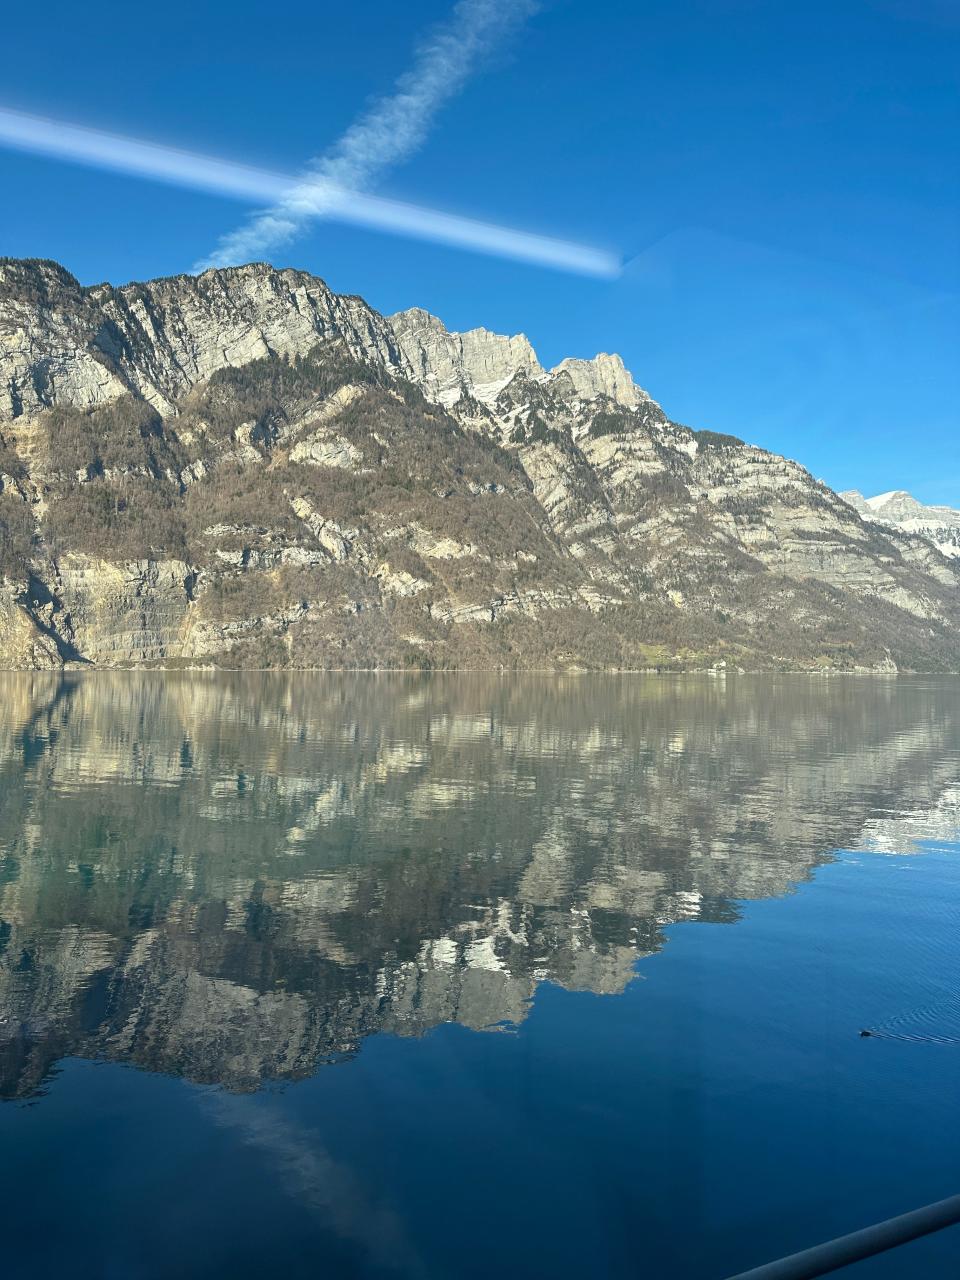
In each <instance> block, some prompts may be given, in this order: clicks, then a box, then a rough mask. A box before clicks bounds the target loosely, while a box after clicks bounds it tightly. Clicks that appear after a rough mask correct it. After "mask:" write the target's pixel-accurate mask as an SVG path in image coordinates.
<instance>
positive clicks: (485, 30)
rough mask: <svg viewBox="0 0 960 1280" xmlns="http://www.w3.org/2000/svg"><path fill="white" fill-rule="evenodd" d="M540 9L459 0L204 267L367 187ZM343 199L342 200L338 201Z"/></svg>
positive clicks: (522, 3) (229, 260) (242, 253)
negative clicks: (339, 192) (374, 96)
mask: <svg viewBox="0 0 960 1280" xmlns="http://www.w3.org/2000/svg"><path fill="white" fill-rule="evenodd" d="M538 8H539V0H459V3H458V4H456V5H455V6H454V8H453V11H452V13H451V15H450V17H449V19H448V20H447V21H446V22H445V23H444V24H442V25H441V26H438V27H435V28H434V29H433V30H432V31H431V32H430V34H429V35H428V36H427V38H426V39H425V40H424V41H423V42H422V43H421V45H420V47H419V49H418V50H417V54H416V57H415V59H414V63H413V66H412V67H411V68H410V69H409V70H408V71H406V72H404V74H403V75H402V76H401V77H400V78H399V80H398V81H397V82H396V85H395V87H394V90H393V92H392V93H391V94H389V95H388V96H387V97H384V98H380V99H378V100H377V101H375V102H374V103H373V104H372V106H371V107H370V108H369V109H368V110H367V111H366V112H364V113H363V115H361V116H360V118H359V119H357V120H355V121H354V123H353V124H352V125H351V126H350V127H349V128H348V129H347V131H346V132H345V133H344V134H343V136H342V137H341V138H340V139H339V140H338V141H337V142H336V143H334V145H333V146H332V147H331V148H330V149H329V150H328V151H327V152H326V153H325V154H324V155H322V156H320V157H319V158H317V159H315V160H313V161H311V162H310V164H309V165H308V166H307V169H306V171H305V172H304V173H303V174H302V175H301V177H300V181H299V182H298V184H297V185H296V186H295V187H293V188H292V189H291V190H289V191H287V192H285V193H284V195H283V197H282V198H281V199H280V200H279V201H277V202H276V203H275V204H274V205H273V207H272V208H269V209H266V210H264V211H263V212H262V213H258V214H255V215H254V216H253V218H252V219H251V220H250V221H249V222H248V223H247V224H246V225H245V226H243V227H240V228H239V229H238V230H236V231H234V232H231V233H230V234H229V235H226V236H224V237H222V238H221V240H220V242H219V243H218V245H217V247H216V249H215V250H214V251H213V253H212V254H211V255H210V257H209V258H206V259H204V260H203V261H202V262H200V263H198V264H197V266H198V267H200V268H201V269H202V268H203V267H223V266H233V265H235V264H236V263H238V262H247V261H249V260H250V259H251V258H256V257H261V256H263V255H264V254H267V253H269V252H270V251H271V250H273V249H275V248H277V247H279V246H281V245H285V244H289V242H290V241H291V240H292V239H293V238H294V237H295V236H296V235H298V234H299V233H301V232H302V231H304V230H305V229H306V228H307V227H308V226H309V225H310V223H311V222H313V221H314V220H315V219H317V218H320V217H323V216H324V215H326V214H327V213H328V212H329V209H330V205H331V195H330V184H332V185H333V187H334V188H335V189H341V188H342V189H346V190H349V191H366V190H368V189H369V188H370V186H371V185H372V184H373V183H374V181H375V180H376V179H377V178H378V177H379V176H380V175H381V174H382V173H383V172H384V171H385V170H386V169H388V168H389V167H391V166H393V165H395V164H397V163H399V162H400V161H401V160H405V159H406V158H407V157H408V156H410V155H412V154H413V153H414V152H415V151H417V150H418V149H419V148H420V147H421V146H422V144H423V142H424V140H425V138H426V136H427V133H428V131H429V129H430V125H431V123H432V121H433V118H434V116H435V115H436V113H437V112H438V111H439V110H440V108H441V107H442V106H443V105H444V103H446V102H448V101H449V100H450V99H451V98H452V97H454V96H455V95H456V94H457V93H458V92H459V91H460V90H461V89H462V88H463V86H464V84H465V83H466V81H467V80H468V79H469V77H470V74H471V72H472V71H473V70H474V68H475V66H476V64H477V62H478V61H479V60H480V59H481V58H482V57H483V56H484V55H485V54H487V53H488V52H489V51H490V50H491V49H492V48H493V47H494V46H495V45H496V44H498V43H499V42H500V41H501V40H503V39H504V38H505V37H506V36H508V35H509V34H510V32H511V31H512V30H513V29H515V28H516V27H517V26H519V25H520V24H521V23H522V22H523V21H524V20H525V19H526V18H528V17H529V16H530V15H531V14H533V13H535V12H536V10H537V9H538ZM334 202H335V201H334Z"/></svg>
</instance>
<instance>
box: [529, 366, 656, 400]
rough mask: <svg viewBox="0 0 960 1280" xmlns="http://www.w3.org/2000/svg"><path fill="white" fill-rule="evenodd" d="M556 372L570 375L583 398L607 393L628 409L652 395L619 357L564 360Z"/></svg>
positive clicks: (591, 397) (610, 398)
mask: <svg viewBox="0 0 960 1280" xmlns="http://www.w3.org/2000/svg"><path fill="white" fill-rule="evenodd" d="M552 372H553V373H555V374H556V373H566V374H568V375H569V376H570V379H571V381H572V382H573V385H574V387H575V388H576V391H577V394H578V395H579V396H580V397H581V398H582V399H584V400H595V399H596V398H597V396H606V397H607V398H608V399H609V400H615V401H616V402H617V404H622V405H624V406H625V407H626V408H627V409H636V407H637V405H638V404H640V402H641V401H642V400H649V399H650V397H649V396H648V395H647V394H646V392H645V391H641V390H640V388H639V387H638V386H637V385H636V384H635V383H634V381H633V378H632V377H631V375H630V373H629V371H628V370H627V369H626V368H625V367H624V363H623V361H622V360H621V359H620V357H619V356H608V355H604V354H601V355H598V356H594V358H593V359H592V360H574V359H572V358H570V357H568V358H567V359H566V360H561V361H560V363H559V364H558V365H557V366H556V367H555V368H554V369H553V370H552Z"/></svg>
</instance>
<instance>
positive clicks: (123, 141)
mask: <svg viewBox="0 0 960 1280" xmlns="http://www.w3.org/2000/svg"><path fill="white" fill-rule="evenodd" d="M0 146H6V147H9V148H12V149H14V150H17V151H24V152H27V153H28V154H31V155H42V156H47V157H49V158H51V159H56V160H66V161H68V162H70V163H72V164H81V165H87V166H89V167H92V168H96V169H106V170H110V171H112V172H115V173H124V174H129V175H132V176H134V177H138V178H146V179H149V180H150V181H154V182H163V183H167V184H169V185H172V186H176V187H184V188H187V189H190V190H194V191H204V192H207V193H210V194H213V195H218V196H225V197H227V198H230V199H234V200H241V201H245V202H247V201H257V202H264V201H269V202H270V203H271V204H272V205H274V206H276V207H280V206H281V205H282V204H283V202H284V201H285V200H286V199H287V198H288V197H289V196H290V194H291V192H293V191H298V192H300V196H299V199H301V200H303V199H304V198H305V196H304V194H303V186H304V183H303V180H302V179H297V178H295V177H293V176H291V175H290V174H283V173H276V172H272V171H270V170H267V169H259V168H255V167H253V166H250V165H244V164H238V163H235V162H233V161H230V160H221V159H218V158H216V157H214V156H205V155H198V154H196V153H195V152H191V151H182V150H179V149H178V148H175V147H165V146H160V145H158V144H156V143H152V142H145V141H143V140H142V139H140V138H130V137H124V136H123V135H120V134H114V133H106V132H103V131H101V130H98V129H87V128H85V127H83V126H82V125H76V124H71V123H70V122H68V121H65V120H50V119H47V118H44V117H41V116H34V115H27V114H25V113H24V112H20V111H11V110H7V109H5V108H2V107H0ZM310 185H311V187H312V188H313V191H314V194H313V196H312V197H311V198H312V199H315V200H316V202H317V208H316V212H315V213H309V210H308V213H309V216H315V217H321V216H322V217H325V218H328V219H329V220H330V221H333V222H343V223H348V224H351V225H354V226H362V227H369V228H371V229H373V230H377V231H385V232H389V233H392V234H394V235H400V236H409V237H411V238H413V239H418V240H427V241H430V242H431V243H436V244H446V245H450V246H452V247H455V248H459V249H467V250H471V251H473V252H476V253H486V254H491V255H493V256H496V257H502V258H511V259H514V260H517V261H520V262H529V263H534V264H536V265H538V266H544V267H551V268H555V269H558V270H561V271H572V272H575V273H577V274H580V275H587V276H597V277H600V278H606V279H612V278H613V277H615V276H617V275H619V273H620V259H619V257H618V256H617V255H616V254H614V253H611V252H609V251H608V250H606V249H598V248H594V247H592V246H590V245H582V244H576V243H573V242H571V241H567V240H558V239H556V238H554V237H552V236H543V235H539V234H537V233H536V232H530V231H521V230H517V229H515V228H512V227H504V226H499V225H497V224H495V223H489V222H482V221H479V220H477V219H475V218H465V217H461V216H459V215H457V214H451V213H444V212H442V211H441V210H438V209H429V208H424V207H423V206H420V205H413V204H407V203H404V202H403V201H399V200H387V199H383V198H382V197H379V196H371V195H366V194H364V193H361V192H358V191H352V190H350V189H348V188H346V187H342V186H339V185H337V184H336V183H334V182H333V181H326V182H324V181H321V180H320V179H315V180H313V182H312V183H311V184H310Z"/></svg>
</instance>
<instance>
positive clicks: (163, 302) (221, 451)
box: [0, 259, 960, 671]
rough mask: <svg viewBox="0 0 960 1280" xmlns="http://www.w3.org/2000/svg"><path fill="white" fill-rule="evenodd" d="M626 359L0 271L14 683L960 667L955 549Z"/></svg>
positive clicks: (3, 522)
mask: <svg viewBox="0 0 960 1280" xmlns="http://www.w3.org/2000/svg"><path fill="white" fill-rule="evenodd" d="M867 514H868V515H869V516H870V518H868V519H863V518H861V515H860V514H858V510H856V509H855V508H854V506H853V505H851V503H850V502H847V501H844V500H843V498H842V497H840V496H839V495H837V494H836V493H834V492H832V491H831V490H830V489H829V488H827V486H826V485H824V484H822V483H821V482H820V481H818V480H816V479H815V478H814V477H813V476H811V475H810V473H809V472H807V471H806V470H805V469H804V468H803V467H802V466H801V465H799V464H798V463H796V462H791V461H789V460H788V459H785V458H781V457H778V456H776V455H774V454H771V453H767V452H766V451H765V450H763V449H760V448H757V447H755V446H753V445H748V444H745V443H744V442H743V441H742V440H739V439H736V438H735V437H733V436H727V435H718V434H715V433H713V432H710V431H696V430H692V429H690V428H689V427H686V426H683V425H680V424H678V423H676V422H673V421H671V420H670V418H669V417H668V415H667V413H666V412H664V410H663V409H662V408H661V407H660V405H659V404H657V403H656V402H655V401H654V400H653V399H651V397H650V396H649V395H648V394H647V393H646V392H645V391H643V390H642V389H641V388H640V387H639V386H637V384H636V383H635V382H634V380H633V378H632V376H631V374H630V373H629V372H628V371H627V370H626V369H625V368H624V366H623V363H622V361H621V360H620V359H619V357H616V356H611V355H598V356H597V357H595V358H594V359H593V360H579V359H567V360H564V361H561V362H560V364H558V365H557V366H556V367H555V368H553V369H549V370H548V369H544V368H543V367H542V366H541V365H540V364H539V362H538V360H537V358H536V355H535V353H534V351H533V349H532V347H531V346H530V343H529V342H528V341H527V340H526V338H524V337H523V336H522V335H516V336H513V337H506V336H502V335H499V334H494V333H489V332H487V331H486V330H483V329H474V330H471V331H469V332H467V333H451V332H449V331H448V330H447V329H446V328H445V327H444V326H443V324H442V323H441V322H440V321H439V320H437V319H436V318H435V317H434V316H431V315H429V314H428V313H427V312H425V311H421V310H419V309H416V308H414V309H411V310H409V311H404V312H401V313H399V314H398V315H395V316H382V315H380V314H379V313H378V312H376V311H374V310H373V309H372V308H371V307H369V306H368V305H367V304H366V303H365V302H364V301H363V300H362V299H361V298H356V297H349V296H343V295H338V294H335V293H333V292H332V291H331V290H330V289H328V288H327V286H326V285H325V284H324V283H323V281H322V280H319V279H317V278H316V277H314V276H310V275H307V274H306V273H304V272H298V271H275V270H273V269H272V268H270V267H268V266H266V265H265V264H262V263H260V264H256V263H254V264H251V265H249V266H245V267H238V268H229V269H225V270H220V271H209V272H205V273H204V274H203V275H202V276H199V277H190V276H177V277H174V278H172V279H168V280H154V281H149V282H147V283H145V284H133V285H126V286H123V287H122V288H113V287H112V286H110V285H100V286H97V287H95V288H82V287H81V286H80V285H79V284H78V282H77V281H76V280H74V279H73V277H72V276H70V275H69V273H68V272H66V271H64V270H63V268H61V267H58V266H57V265H56V264H53V263H48V262H35V261H23V262H21V261H15V260H9V259H3V260H0V666H2V667H5V668H8V669H9V668H25V669H46V668H59V667H63V666H64V665H70V664H75V663H81V662H82V663H89V664H92V665H95V666H99V667H118V666H119V667H124V666H165V667H171V666H173V667H176V666H180V667H183V666H198V665H202V666H221V667H231V668H243V667H256V668H264V667H291V668H328V669H329V668H337V669H356V668H358V667H359V668H368V669H369V668H384V667H391V668H404V669H407V668H418V669H445V668H459V669H474V670H499V669H526V670H531V669H532V670H546V669H549V670H563V671H566V670H570V669H584V668H586V669H591V670H638V669H650V668H654V667H656V668H660V669H670V670H673V669H677V670H683V669H690V668H695V669H703V668H708V667H711V666H714V665H719V664H720V663H725V664H727V665H728V666H730V667H732V668H742V669H749V670H759V669H776V670H780V669H784V668H788V669H794V670H795V669H804V670H809V669H813V670H820V669H844V670H848V669H856V668H869V669H873V670H884V671H889V670H894V669H897V670H916V671H957V670H960V560H956V559H949V558H948V557H947V556H945V555H943V554H941V552H940V551H939V550H938V549H937V547H936V546H934V545H933V544H932V543H931V542H930V541H929V539H928V538H927V537H924V536H921V532H918V531H917V530H915V529H912V528H907V527H906V526H901V527H894V526H893V525H890V524H887V523H877V521H876V520H874V519H873V518H872V513H871V512H869V510H868V512H867Z"/></svg>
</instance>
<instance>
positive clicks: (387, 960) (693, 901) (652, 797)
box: [0, 673, 960, 1097]
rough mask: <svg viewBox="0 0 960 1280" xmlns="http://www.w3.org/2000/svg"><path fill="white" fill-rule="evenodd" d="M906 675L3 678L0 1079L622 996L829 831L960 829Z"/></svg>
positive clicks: (944, 749)
mask: <svg viewBox="0 0 960 1280" xmlns="http://www.w3.org/2000/svg"><path fill="white" fill-rule="evenodd" d="M958 744H960V686H958V684H957V682H955V681H954V682H951V681H948V680H944V681H925V680H922V679H916V680H905V679H882V678H862V679H861V678H846V679H822V680H821V679H817V678H804V677H768V678H759V677H758V678H748V677H735V678H734V677H729V678H726V679H723V678H721V679H711V678H708V677H703V678H698V677H683V678H666V677H657V678H654V677H649V678H647V677H596V678H594V677H585V676H584V677H571V678H560V679H558V678H543V679H539V678H531V677H528V678H524V679H508V678H503V679H497V678H492V677H471V676H456V677H420V676H410V677H405V676H371V675H366V676H363V675H360V676H335V675H284V676H257V675H244V676H232V675H212V674H211V675H205V674H190V675H171V674H165V675H144V674H133V673H131V674H82V675H77V676H68V677H66V678H63V677H57V676H54V675H49V676H48V675H7V676H2V677H0V1093H2V1095H3V1096H6V1097H25V1096H29V1095H31V1094H33V1093H36V1092H37V1091H39V1090H41V1089H42V1087H43V1084H44V1081H45V1080H46V1079H47V1077H48V1076H49V1074H50V1071H51V1068H52V1067H53V1065H54V1064H55V1063H56V1062H57V1060H59V1059H61V1058H64V1057H66V1056H70V1055H73V1056H81V1057H91V1058H92V1057H97V1058H106V1059H111V1060H114V1061H122V1062H127V1063H132V1064H135V1065H137V1066H139V1067H142V1068H145V1069H148V1070H150V1071H156V1072H165V1073H170V1074H174V1075H179V1076H185V1077H187V1078H188V1079H191V1080H194V1081H201V1082H213V1083H219V1084H223V1085H225V1086H226V1087H227V1088H228V1089H230V1090H233V1091H248V1090H253V1089H256V1088H257V1087H259V1086H260V1085H261V1084H262V1083H264V1082H266V1081H268V1080H276V1079H294V1078H301V1077H304V1076H307V1075H310V1074H312V1073H313V1072H314V1071H315V1070H316V1069H317V1067H318V1065H319V1064H321V1063H324V1062H329V1061H336V1060H338V1059H340V1058H342V1057H343V1056H345V1055H351V1054H353V1053H354V1052H355V1051H356V1050H357V1049H358V1047H359V1045H360V1044H361V1042H362V1041H363V1039H364V1037H366V1036H369V1035H371V1034H374V1033H376V1032H380V1031H386V1032H392V1033H394V1034H396V1035H403V1036H415V1035H420V1034H422V1033H423V1032H425V1031H427V1030H429V1029H430V1028H432V1027H434V1026H436V1025H437V1024H439V1023H441V1022H447V1021H454V1022H459V1023H461V1024H463V1025H466V1026H468V1027H472V1028H475V1029H477V1030H488V1029H489V1030H496V1029H503V1028H504V1027H505V1026H509V1024H516V1023H520V1022H522V1021H523V1019H524V1017H525V1016H526V1013H527V1011H528V1009H529V1006H530V1001H531V999H532V998H533V996H534V993H535V992H536V989H537V986H538V984H540V983H541V982H544V981H548V982H552V983H555V984H559V985H560V986H562V987H565V988H568V989H573V990H585V991H592V992H596V993H616V992H619V991H621V990H622V989H623V988H624V986H625V985H626V984H627V983H628V982H629V981H630V979H631V977H632V976H633V973H634V966H635V963H636V961H637V959H638V958H639V957H641V956H644V955H647V954H650V953H651V952H654V951H656V950H658V949H659V948H661V947H662V946H663V945H664V928H665V927H666V926H667V925H669V924H672V923H675V922H678V921H712V922H731V923H732V922H735V921H736V919H737V917H738V906H737V903H738V900H742V899H751V898H763V897H774V896H780V895H784V894H786V893H789V892H790V891H791V889H792V888H793V887H794V886H795V885H796V884H797V883H798V882H799V881H802V880H804V879H806V878H808V877H809V876H810V874H811V872H812V871H813V869H814V868H816V866H817V865H818V864H820V863H822V862H823V861H825V860H828V859H830V858H831V856H832V854H833V851H834V850H836V849H838V848H852V847H860V846H864V845H865V846H867V847H871V848H873V849H876V850H879V851H881V852H882V851H884V850H885V849H888V848H889V849H891V850H896V851H898V852H900V851H904V850H905V849H906V848H909V841H910V840H911V839H913V838H914V837H916V836H922V837H927V838H931V839H934V840H937V839H939V838H943V839H949V838H951V836H952V837H953V838H955V837H956V830H957V827H958V825H960V822H958V814H960V786H958V771H957V756H958V749H960V747H958Z"/></svg>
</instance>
